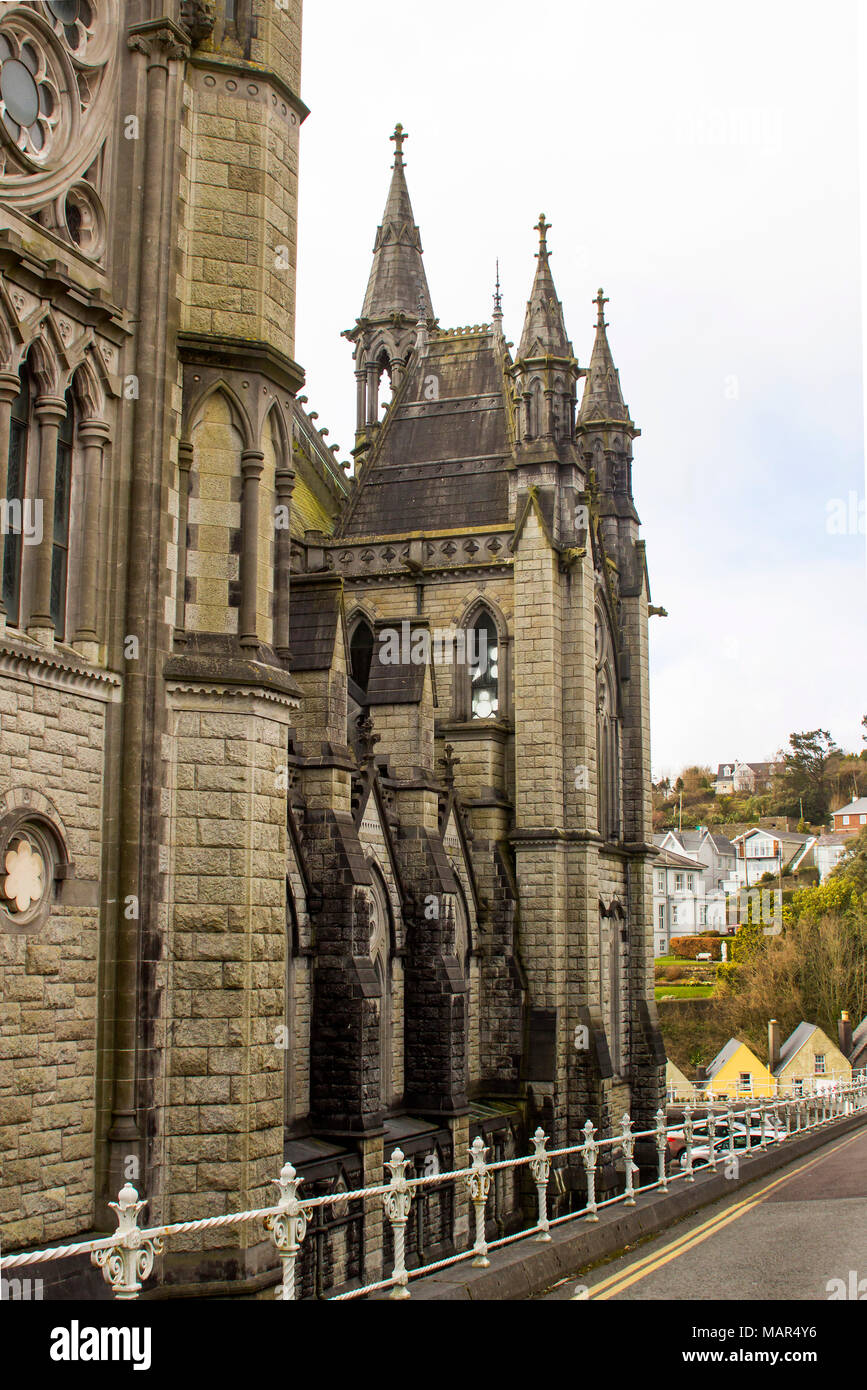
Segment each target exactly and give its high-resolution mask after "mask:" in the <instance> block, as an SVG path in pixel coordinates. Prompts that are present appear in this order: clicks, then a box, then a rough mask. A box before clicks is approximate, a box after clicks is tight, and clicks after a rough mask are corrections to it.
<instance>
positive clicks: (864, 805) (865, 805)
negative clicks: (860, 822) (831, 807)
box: [831, 796, 867, 816]
mask: <svg viewBox="0 0 867 1390" xmlns="http://www.w3.org/2000/svg"><path fill="white" fill-rule="evenodd" d="M831 814H832V815H834V816H850V815H855V816H865V815H867V796H859V797H858V799H857V801H850V802H849V805H848V806H841V807H840V809H839V811H832V812H831Z"/></svg>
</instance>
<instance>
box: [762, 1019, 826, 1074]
mask: <svg viewBox="0 0 867 1390" xmlns="http://www.w3.org/2000/svg"><path fill="white" fill-rule="evenodd" d="M817 1031H818V1030H817V1025H816V1024H815V1023H799V1024H798V1026H797V1028H796V1029H795V1031H794V1032H793V1033H790V1034H789V1036H788V1037H787V1038H786V1041H785V1042H784V1043H783V1045H782V1047H781V1048H780V1060H779V1061H778V1062H777V1065H776V1066H775V1067H774V1069H773V1071H774V1076H779V1075H780V1073H781V1072H782V1070H783V1068H784V1067H786V1066H788V1064H789V1062H791V1060H792V1058H793V1057H796V1056H797V1055H798V1053H799V1052H800V1050H801V1048H802V1047H803V1046H804V1043H805V1042H807V1041H809V1039H810V1038H811V1037H812V1036H813V1034H814V1033H815V1032H817Z"/></svg>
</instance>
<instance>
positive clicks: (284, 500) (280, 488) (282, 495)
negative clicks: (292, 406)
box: [274, 468, 295, 661]
mask: <svg viewBox="0 0 867 1390" xmlns="http://www.w3.org/2000/svg"><path fill="white" fill-rule="evenodd" d="M294 486H295V473H294V470H293V469H291V468H278V470H277V472H276V473H275V475H274V489H275V491H276V493H277V507H278V509H280V522H281V524H280V525H279V526H278V527H277V535H276V539H275V543H274V650H275V652H276V653H277V655H278V656H280V657H282V658H283V660H284V661H288V660H289V585H290V569H291V559H292V535H291V532H290V530H289V525H288V517H289V508H290V505H291V502H292V489H293V487H294ZM284 508H285V513H286V522H287V524H286V525H285V526H284V525H282V522H283V509H284Z"/></svg>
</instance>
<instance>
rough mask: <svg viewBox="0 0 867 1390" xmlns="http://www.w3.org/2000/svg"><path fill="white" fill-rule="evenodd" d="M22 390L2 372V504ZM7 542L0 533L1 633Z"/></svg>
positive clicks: (14, 378) (18, 381) (1, 627)
mask: <svg viewBox="0 0 867 1390" xmlns="http://www.w3.org/2000/svg"><path fill="white" fill-rule="evenodd" d="M20 390H21V379H20V377H19V376H18V374H17V373H16V372H0V503H2V502H4V501H5V500H6V489H7V486H8V476H7V470H8V467H9V433H10V427H11V422H12V402H13V401H14V400H15V398H16V396H17V395H18V394H19V392H20ZM5 548H6V546H5V540H4V537H3V535H2V533H0V632H3V631H4V630H5V628H6V609H5V608H4V606H3V553H4V551H5Z"/></svg>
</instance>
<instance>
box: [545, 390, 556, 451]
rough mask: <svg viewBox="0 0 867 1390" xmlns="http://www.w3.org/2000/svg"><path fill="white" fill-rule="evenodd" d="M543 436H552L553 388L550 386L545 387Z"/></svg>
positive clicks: (547, 437) (551, 437)
mask: <svg viewBox="0 0 867 1390" xmlns="http://www.w3.org/2000/svg"><path fill="white" fill-rule="evenodd" d="M545 437H546V439H553V438H554V389H553V387H551V386H547V387H546V388H545Z"/></svg>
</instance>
